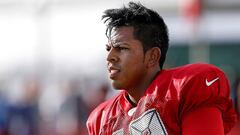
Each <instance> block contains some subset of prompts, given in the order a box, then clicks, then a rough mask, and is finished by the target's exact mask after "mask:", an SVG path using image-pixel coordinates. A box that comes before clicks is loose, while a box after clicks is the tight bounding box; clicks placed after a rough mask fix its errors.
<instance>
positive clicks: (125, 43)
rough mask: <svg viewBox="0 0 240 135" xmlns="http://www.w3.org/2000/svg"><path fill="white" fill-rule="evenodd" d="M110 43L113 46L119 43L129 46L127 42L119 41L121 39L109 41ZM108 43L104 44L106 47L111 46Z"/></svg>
mask: <svg viewBox="0 0 240 135" xmlns="http://www.w3.org/2000/svg"><path fill="white" fill-rule="evenodd" d="M110 44H111V45H112V46H113V47H119V46H120V45H127V46H129V44H128V43H127V42H121V41H117V42H110ZM111 45H109V43H108V44H106V46H107V47H109V46H111Z"/></svg>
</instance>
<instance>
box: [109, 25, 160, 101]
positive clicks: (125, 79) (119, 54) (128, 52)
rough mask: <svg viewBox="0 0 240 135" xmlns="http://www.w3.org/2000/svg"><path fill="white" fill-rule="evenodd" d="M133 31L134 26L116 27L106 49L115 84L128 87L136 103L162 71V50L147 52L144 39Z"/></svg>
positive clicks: (115, 85) (155, 49)
mask: <svg viewBox="0 0 240 135" xmlns="http://www.w3.org/2000/svg"><path fill="white" fill-rule="evenodd" d="M133 32H134V28H133V27H131V26H123V27H119V28H115V29H113V30H112V32H111V36H110V38H109V41H108V44H107V45H106V49H107V51H108V54H107V66H108V71H109V77H110V79H111V80H112V86H113V87H114V88H115V89H124V90H126V91H127V92H128V96H129V98H130V100H131V101H132V102H133V103H135V104H137V103H138V101H139V99H140V98H141V97H142V96H143V95H144V92H145V90H146V88H147V87H148V86H149V85H150V83H151V82H152V80H153V79H154V77H155V75H156V74H157V72H159V71H160V67H159V59H160V56H161V51H160V49H159V48H157V47H154V48H151V49H149V50H148V51H147V52H146V53H144V51H143V46H142V43H141V41H139V40H138V39H136V38H135V37H134V35H133Z"/></svg>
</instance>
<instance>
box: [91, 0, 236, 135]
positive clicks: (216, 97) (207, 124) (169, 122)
mask: <svg viewBox="0 0 240 135" xmlns="http://www.w3.org/2000/svg"><path fill="white" fill-rule="evenodd" d="M103 19H105V23H106V24H107V30H106V36H107V38H108V44H107V45H106V50H107V51H108V55H107V66H108V71H109V76H110V79H111V80H112V86H113V87H114V88H115V89H119V90H123V91H121V92H120V93H119V94H118V95H116V96H115V97H113V98H112V99H110V100H107V101H106V102H104V103H102V104H100V105H99V106H98V107H97V108H96V109H95V110H94V111H93V112H92V113H91V114H90V116H89V118H88V121H87V128H88V133H89V135H100V134H104V135H127V134H133V135H135V134H161V135H167V134H168V135H179V134H182V135H203V134H204V135H223V134H227V133H228V132H229V131H230V130H231V128H232V127H233V126H234V124H235V123H236V113H235V111H234V107H233V103H232V100H231V99H230V98H229V97H230V90H229V84H228V80H227V78H226V76H225V74H224V73H223V72H222V71H221V70H219V69H218V68H217V67H215V66H213V65H209V64H189V65H185V66H182V67H177V68H174V69H167V70H166V69H163V68H162V67H163V64H164V61H165V57H166V53H167V50H168V42H169V41H168V40H169V39H168V30H167V26H166V24H165V23H164V20H163V19H162V17H161V16H159V14H158V13H157V12H155V11H153V10H151V9H148V8H146V7H144V6H143V5H141V4H140V3H134V2H130V3H129V4H128V7H122V8H118V9H108V10H106V11H105V12H104V15H103Z"/></svg>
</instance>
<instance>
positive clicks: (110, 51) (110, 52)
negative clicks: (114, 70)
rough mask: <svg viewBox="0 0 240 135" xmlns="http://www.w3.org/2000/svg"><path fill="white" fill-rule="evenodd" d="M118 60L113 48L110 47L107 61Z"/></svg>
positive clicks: (113, 61)
mask: <svg viewBox="0 0 240 135" xmlns="http://www.w3.org/2000/svg"><path fill="white" fill-rule="evenodd" d="M118 60H119V58H118V56H117V52H116V50H115V48H111V50H109V52H108V55H107V62H111V63H115V62H117V61H118Z"/></svg>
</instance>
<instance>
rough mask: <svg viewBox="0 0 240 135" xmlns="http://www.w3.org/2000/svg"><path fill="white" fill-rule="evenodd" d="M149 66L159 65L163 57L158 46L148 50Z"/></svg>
mask: <svg viewBox="0 0 240 135" xmlns="http://www.w3.org/2000/svg"><path fill="white" fill-rule="evenodd" d="M148 51H149V52H147V53H148V55H149V56H148V57H149V58H148V67H154V66H158V65H159V59H160V57H161V50H160V48H158V47H153V48H151V49H149V50H148Z"/></svg>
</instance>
